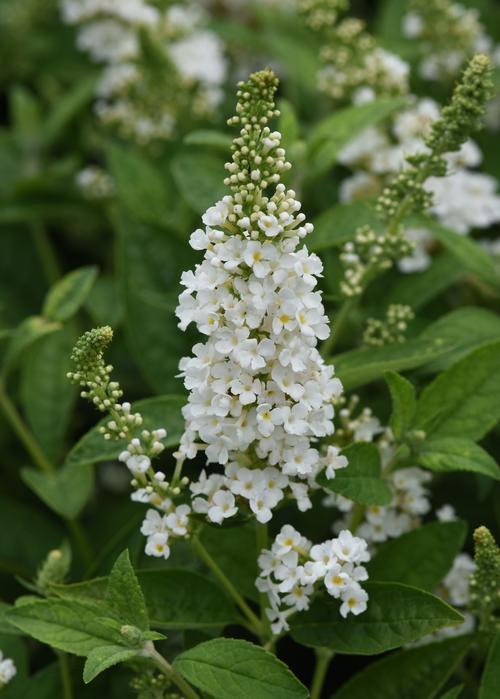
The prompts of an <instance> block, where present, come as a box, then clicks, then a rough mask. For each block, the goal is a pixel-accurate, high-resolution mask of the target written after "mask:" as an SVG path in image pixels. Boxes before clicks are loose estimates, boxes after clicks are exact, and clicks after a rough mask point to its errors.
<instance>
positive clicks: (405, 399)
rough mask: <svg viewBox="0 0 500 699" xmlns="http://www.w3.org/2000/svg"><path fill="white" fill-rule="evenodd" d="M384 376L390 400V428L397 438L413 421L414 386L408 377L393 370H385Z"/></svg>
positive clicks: (415, 400)
mask: <svg viewBox="0 0 500 699" xmlns="http://www.w3.org/2000/svg"><path fill="white" fill-rule="evenodd" d="M384 378H385V381H386V383H387V385H388V386H389V391H390V393H391V400H392V414H391V421H390V425H391V430H392V432H393V434H394V436H395V438H396V439H397V440H399V439H400V438H401V437H402V436H403V434H404V433H405V432H406V431H407V430H409V429H410V427H411V425H412V422H413V417H414V415H415V409H416V407H417V399H416V395H415V387H414V386H413V384H411V383H410V382H409V381H408V379H405V378H403V377H402V376H400V375H399V374H396V373H395V372H394V371H388V372H386V373H385V374H384Z"/></svg>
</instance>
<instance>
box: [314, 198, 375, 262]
mask: <svg viewBox="0 0 500 699" xmlns="http://www.w3.org/2000/svg"><path fill="white" fill-rule="evenodd" d="M313 223H314V230H313V232H312V233H310V234H309V235H308V236H307V248H308V250H310V251H311V252H321V251H322V250H328V249H329V248H332V247H337V246H339V245H343V244H344V243H346V242H347V241H348V240H351V239H352V238H353V236H354V233H355V231H356V229H357V228H359V227H360V226H364V225H366V224H368V225H370V226H372V227H374V228H378V227H379V226H380V223H377V216H376V214H375V210H374V207H373V206H372V204H371V203H370V202H367V201H353V202H349V203H348V204H336V205H335V206H332V207H331V208H330V209H326V211H323V213H321V214H320V215H319V216H318V217H317V218H315V219H314V221H313Z"/></svg>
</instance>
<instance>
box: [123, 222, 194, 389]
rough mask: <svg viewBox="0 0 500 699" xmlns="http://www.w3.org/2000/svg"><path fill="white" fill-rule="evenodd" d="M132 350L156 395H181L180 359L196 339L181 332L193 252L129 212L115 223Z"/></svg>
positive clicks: (126, 324) (128, 340)
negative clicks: (182, 298) (182, 290)
mask: <svg viewBox="0 0 500 699" xmlns="http://www.w3.org/2000/svg"><path fill="white" fill-rule="evenodd" d="M115 225H116V228H117V233H118V244H119V259H120V272H121V278H120V281H121V294H122V296H123V298H124V302H125V334H126V340H127V344H128V346H129V349H130V352H131V353H132V356H133V358H134V360H135V361H136V363H137V365H138V367H139V369H140V370H141V372H142V374H143V375H144V377H145V378H146V380H147V381H148V383H149V385H150V387H151V388H152V390H153V391H154V392H155V393H176V392H180V390H182V383H181V381H180V379H179V378H176V375H177V374H178V365H179V359H180V358H181V357H182V356H185V355H186V354H189V353H190V351H191V347H192V346H193V344H194V343H193V334H191V333H189V332H187V333H183V332H182V331H181V330H180V329H179V328H178V327H177V319H176V317H175V314H174V312H175V307H176V306H177V302H178V294H179V279H180V277H181V273H182V271H183V270H185V269H191V268H192V267H193V255H192V250H190V249H189V246H188V245H184V244H183V245H181V246H180V245H179V243H178V241H176V240H175V239H174V238H173V237H172V236H167V235H165V232H164V231H160V230H158V229H157V228H153V227H151V226H146V225H143V224H140V223H137V222H136V221H134V220H133V219H131V218H130V217H129V216H126V215H125V214H124V212H119V214H118V216H117V217H116V219H115Z"/></svg>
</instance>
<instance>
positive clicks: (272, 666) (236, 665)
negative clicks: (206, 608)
mask: <svg viewBox="0 0 500 699" xmlns="http://www.w3.org/2000/svg"><path fill="white" fill-rule="evenodd" d="M174 668H175V670H177V672H179V673H180V674H181V675H182V676H183V677H184V678H185V679H186V680H188V682H191V684H193V685H194V686H195V687H198V688H199V689H201V690H202V691H203V692H206V693H207V694H209V695H210V696H211V697H214V699H306V697H308V696H309V693H308V691H307V689H306V688H305V687H304V686H303V685H302V684H301V683H300V682H299V680H298V679H297V678H296V677H295V676H294V675H293V674H292V672H291V671H290V670H289V669H288V668H287V666H286V665H285V664H284V663H282V662H281V660H278V658H277V657H276V656H275V655H272V654H271V653H268V652H267V651H265V650H264V649H263V648H261V647H259V646H255V645H253V644H252V643H249V642H248V641H241V640H236V639H233V638H216V639H214V640H213V641H207V642H206V643H200V644H199V645H197V646H195V647H194V648H191V649H190V650H188V651H185V652H184V653H181V655H179V656H177V658H176V659H175V661H174Z"/></svg>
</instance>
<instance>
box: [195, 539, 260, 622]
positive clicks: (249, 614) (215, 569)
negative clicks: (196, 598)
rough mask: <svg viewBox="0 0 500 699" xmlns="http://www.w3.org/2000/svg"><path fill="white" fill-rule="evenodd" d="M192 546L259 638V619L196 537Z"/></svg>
mask: <svg viewBox="0 0 500 699" xmlns="http://www.w3.org/2000/svg"><path fill="white" fill-rule="evenodd" d="M192 544H193V548H194V550H195V551H196V553H197V554H198V556H199V557H200V558H201V560H202V561H203V563H205V565H206V566H207V567H208V568H210V570H211V571H212V573H213V574H214V575H215V577H216V578H217V580H218V581H219V582H220V583H221V585H222V586H223V587H224V588H225V590H226V591H227V593H228V594H229V595H230V597H232V598H233V600H234V601H235V602H236V604H237V605H238V607H239V608H240V610H241V612H242V613H243V615H244V616H245V617H246V618H247V619H248V621H249V623H250V625H251V626H252V628H253V631H254V633H255V634H256V636H260V635H261V632H262V624H261V621H260V619H259V618H258V617H257V615H256V614H255V613H254V612H253V611H252V609H250V607H249V606H248V604H247V603H246V602H245V600H244V599H243V597H242V596H241V595H240V593H239V592H238V590H237V589H236V588H235V586H234V585H233V583H232V582H231V581H230V580H229V578H228V577H227V576H226V574H225V573H224V572H223V571H222V570H221V569H220V568H219V566H218V565H217V563H216V562H215V561H214V559H213V558H212V557H211V555H210V554H209V553H208V551H207V550H206V548H205V547H204V546H203V544H202V543H201V541H200V540H199V538H198V536H194V537H193V539H192Z"/></svg>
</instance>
